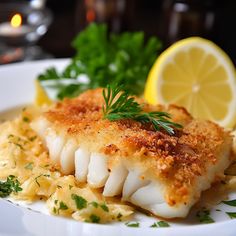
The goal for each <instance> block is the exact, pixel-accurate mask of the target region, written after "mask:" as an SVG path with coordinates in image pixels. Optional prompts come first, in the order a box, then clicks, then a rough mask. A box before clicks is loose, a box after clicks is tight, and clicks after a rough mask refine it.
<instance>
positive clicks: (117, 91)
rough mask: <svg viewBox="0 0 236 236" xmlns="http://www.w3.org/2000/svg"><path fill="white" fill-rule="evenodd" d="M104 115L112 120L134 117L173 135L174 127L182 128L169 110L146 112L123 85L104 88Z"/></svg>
mask: <svg viewBox="0 0 236 236" xmlns="http://www.w3.org/2000/svg"><path fill="white" fill-rule="evenodd" d="M103 98H104V101H105V105H104V106H103V117H104V118H106V119H108V120H110V121H115V120H121V119H133V120H136V121H138V122H141V123H143V124H145V123H151V124H152V125H153V127H154V129H155V130H157V131H159V130H160V129H161V128H162V129H164V130H165V131H166V132H167V133H169V134H171V135H173V134H174V127H175V128H182V125H180V124H177V123H174V122H172V121H171V120H170V119H171V115H170V114H169V113H167V112H162V111H154V112H144V111H143V110H142V106H141V105H140V104H139V103H137V102H136V101H135V100H134V97H131V96H130V95H129V94H128V93H127V92H125V91H123V90H122V87H121V86H116V85H107V88H106V89H103Z"/></svg>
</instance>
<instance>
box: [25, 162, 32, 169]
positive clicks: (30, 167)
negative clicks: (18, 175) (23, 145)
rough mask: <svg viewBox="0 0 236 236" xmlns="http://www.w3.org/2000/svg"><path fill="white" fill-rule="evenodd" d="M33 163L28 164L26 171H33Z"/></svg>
mask: <svg viewBox="0 0 236 236" xmlns="http://www.w3.org/2000/svg"><path fill="white" fill-rule="evenodd" d="M33 164H34V163H33V162H30V163H28V164H27V165H26V166H25V169H26V170H33Z"/></svg>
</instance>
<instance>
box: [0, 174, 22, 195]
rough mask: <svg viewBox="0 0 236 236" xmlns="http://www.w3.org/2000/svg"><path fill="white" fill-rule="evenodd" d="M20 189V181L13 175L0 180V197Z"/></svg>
mask: <svg viewBox="0 0 236 236" xmlns="http://www.w3.org/2000/svg"><path fill="white" fill-rule="evenodd" d="M21 190H22V188H21V187H20V182H19V181H18V180H17V178H16V177H15V176H14V175H9V176H8V177H7V180H6V181H5V182H2V181H0V197H7V196H9V195H10V194H11V193H12V192H14V193H18V192H19V191H21Z"/></svg>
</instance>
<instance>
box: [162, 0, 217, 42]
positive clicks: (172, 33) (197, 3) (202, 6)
mask: <svg viewBox="0 0 236 236" xmlns="http://www.w3.org/2000/svg"><path fill="white" fill-rule="evenodd" d="M163 12H164V18H163V20H162V32H163V38H164V39H165V42H166V44H167V46H168V45H170V44H172V43H174V42H176V41H178V40H180V39H182V38H186V37H190V36H203V37H206V38H211V36H212V33H213V30H214V24H215V17H216V16H215V9H214V0H205V1H202V0H164V3H163Z"/></svg>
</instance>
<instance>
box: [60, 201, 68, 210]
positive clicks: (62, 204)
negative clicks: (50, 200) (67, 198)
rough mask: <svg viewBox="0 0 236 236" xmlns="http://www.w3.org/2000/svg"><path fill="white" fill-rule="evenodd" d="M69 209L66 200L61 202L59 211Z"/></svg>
mask: <svg viewBox="0 0 236 236" xmlns="http://www.w3.org/2000/svg"><path fill="white" fill-rule="evenodd" d="M67 209H68V206H67V205H66V204H65V203H64V202H60V203H59V208H58V211H59V210H67Z"/></svg>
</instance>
